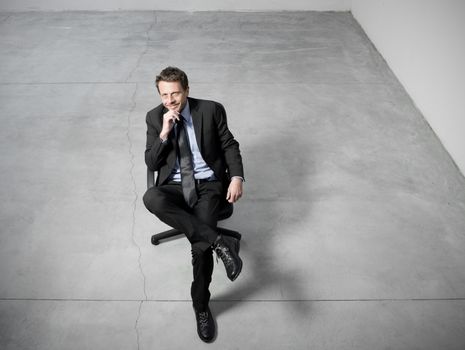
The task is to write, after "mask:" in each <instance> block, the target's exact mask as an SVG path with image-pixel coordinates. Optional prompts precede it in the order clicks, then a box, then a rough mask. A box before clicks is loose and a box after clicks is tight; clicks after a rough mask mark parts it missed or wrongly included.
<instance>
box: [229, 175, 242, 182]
mask: <svg viewBox="0 0 465 350" xmlns="http://www.w3.org/2000/svg"><path fill="white" fill-rule="evenodd" d="M232 179H241V181H242V182H244V181H245V180H244V178H243V177H242V176H233V177H231V180H232Z"/></svg>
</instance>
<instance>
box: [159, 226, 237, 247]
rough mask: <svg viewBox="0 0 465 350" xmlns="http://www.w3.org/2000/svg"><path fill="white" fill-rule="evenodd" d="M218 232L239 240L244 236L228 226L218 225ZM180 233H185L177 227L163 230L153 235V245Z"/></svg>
mask: <svg viewBox="0 0 465 350" xmlns="http://www.w3.org/2000/svg"><path fill="white" fill-rule="evenodd" d="M218 232H219V234H220V235H225V236H230V237H234V238H236V239H238V240H240V239H241V237H242V235H241V234H240V233H239V232H237V231H233V230H228V229H227V228H222V227H218ZM178 235H184V233H183V232H182V231H179V230H176V229H171V230H167V231H163V232H160V233H157V234H155V235H153V236H152V238H151V242H152V244H153V245H159V244H160V241H161V240H164V239H168V238H172V237H175V236H178Z"/></svg>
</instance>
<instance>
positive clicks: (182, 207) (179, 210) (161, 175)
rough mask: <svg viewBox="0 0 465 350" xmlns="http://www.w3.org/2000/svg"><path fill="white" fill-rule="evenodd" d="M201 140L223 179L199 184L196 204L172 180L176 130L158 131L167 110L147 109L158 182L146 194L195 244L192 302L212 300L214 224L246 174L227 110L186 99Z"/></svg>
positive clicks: (149, 156) (149, 154)
mask: <svg viewBox="0 0 465 350" xmlns="http://www.w3.org/2000/svg"><path fill="white" fill-rule="evenodd" d="M188 101H189V107H190V112H191V115H192V122H193V126H194V132H195V135H196V141H197V145H198V147H199V150H200V153H201V155H202V158H203V159H204V160H205V162H206V163H207V165H208V166H209V167H210V169H211V170H213V172H214V175H215V177H216V178H217V179H218V180H219V181H214V182H206V183H202V184H199V185H198V186H197V192H198V194H199V200H198V202H197V204H196V205H195V206H194V208H189V207H188V206H187V205H186V203H185V202H184V197H183V195H182V189H181V185H180V184H173V183H172V182H170V175H171V174H172V171H173V168H174V167H175V163H176V158H177V151H176V150H177V145H176V137H175V132H174V129H173V130H172V131H171V133H170V134H169V137H168V140H166V141H165V142H162V141H161V139H160V137H159V135H160V132H161V131H162V127H163V115H164V114H165V113H166V111H167V109H166V108H165V107H164V106H163V105H159V106H158V107H156V108H154V109H153V110H151V111H150V112H148V113H147V118H146V122H147V144H146V150H145V162H146V164H147V166H148V167H149V169H151V170H153V171H157V172H158V175H157V180H156V183H155V186H154V187H152V188H150V189H149V190H148V191H147V192H146V193H145V195H144V203H145V205H146V207H147V209H148V210H149V211H150V212H152V213H153V214H155V215H156V216H157V217H158V218H159V219H160V220H161V221H163V222H165V223H166V224H168V225H170V226H172V227H174V228H176V229H179V230H181V231H182V232H184V233H185V234H186V236H187V238H188V239H189V241H190V242H191V244H192V254H193V265H194V282H193V284H192V290H191V292H192V298H193V301H194V307H195V308H196V309H197V310H198V309H203V308H205V307H206V306H207V305H208V300H209V297H210V293H209V291H208V286H209V284H210V281H211V274H212V271H213V259H212V250H211V245H212V243H213V242H214V241H215V240H216V238H217V237H218V233H217V229H216V225H217V214H218V207H219V204H220V201H221V200H224V198H225V196H226V190H227V188H228V186H229V181H230V178H231V177H232V176H240V177H242V178H243V177H244V172H243V166H242V158H241V154H240V150H239V143H238V142H237V141H236V140H235V139H234V137H233V135H232V134H231V132H230V131H229V129H228V125H227V120H226V112H225V110H224V108H223V106H222V105H221V104H219V103H217V102H213V101H206V100H198V99H194V98H188Z"/></svg>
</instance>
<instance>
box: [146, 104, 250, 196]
mask: <svg viewBox="0 0 465 350" xmlns="http://www.w3.org/2000/svg"><path fill="white" fill-rule="evenodd" d="M188 100H189V107H190V111H191V114H192V120H193V125H194V131H195V136H196V139H197V144H198V146H199V149H200V153H201V154H202V157H203V159H204V160H205V162H206V163H207V164H208V166H209V167H210V168H211V169H212V170H213V172H214V173H215V176H216V177H217V178H218V179H220V180H221V181H222V183H223V186H224V187H225V189H226V188H227V184H228V183H229V179H230V177H232V176H241V177H244V170H243V166H242V157H241V154H240V150H239V143H238V142H237V141H236V140H235V139H234V136H233V135H232V134H231V132H230V131H229V129H228V124H227V120H226V111H225V110H224V107H223V106H222V105H221V104H219V103H217V102H213V101H206V100H199V99H194V98H190V97H189V98H188ZM166 111H167V109H166V108H165V107H164V106H163V105H162V104H160V105H159V106H158V107H156V108H154V109H152V110H151V111H149V112H148V113H147V117H146V122H147V144H146V150H145V163H146V164H147V166H148V168H149V169H150V170H153V171H157V172H158V176H157V181H156V183H155V184H156V185H157V186H158V185H161V184H164V183H165V182H166V181H167V180H168V178H169V176H170V174H171V171H172V170H173V168H174V165H175V161H176V139H175V133H174V128H173V130H172V131H171V133H170V135H169V137H168V140H167V141H166V142H165V143H162V142H161V139H160V136H159V135H160V132H161V130H162V127H163V114H164V113H166Z"/></svg>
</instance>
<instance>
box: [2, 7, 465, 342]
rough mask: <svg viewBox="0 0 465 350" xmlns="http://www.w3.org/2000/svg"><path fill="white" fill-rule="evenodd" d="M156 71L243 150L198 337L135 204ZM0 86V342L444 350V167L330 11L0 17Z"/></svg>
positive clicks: (412, 111) (457, 337)
mask: <svg viewBox="0 0 465 350" xmlns="http://www.w3.org/2000/svg"><path fill="white" fill-rule="evenodd" d="M412 64H414V62H412ZM167 65H177V66H179V67H181V68H183V69H184V70H185V71H186V72H187V73H188V74H189V76H190V80H191V95H192V96H195V97H201V98H209V99H214V100H218V101H221V102H222V103H223V104H224V105H225V107H226V109H227V111H228V114H229V124H230V128H231V130H232V131H233V133H234V134H235V136H236V138H237V139H238V140H239V142H240V143H241V148H242V152H243V156H244V160H245V169H246V178H247V182H246V185H245V197H244V198H243V199H242V200H241V201H240V202H239V203H238V204H237V205H236V206H235V214H234V216H233V217H232V218H231V219H229V220H228V221H225V222H224V226H225V227H230V228H234V229H237V230H238V231H241V232H242V233H243V243H242V250H241V251H242V257H243V259H244V263H245V266H244V270H243V273H242V275H241V276H240V277H239V279H238V280H237V281H235V282H234V283H231V282H229V280H227V278H226V276H225V273H224V268H223V266H222V265H221V264H219V265H217V268H216V269H215V272H214V282H213V284H212V292H213V302H212V310H213V311H214V313H215V314H216V316H217V322H218V337H217V339H216V341H215V343H213V344H212V345H205V344H203V343H202V342H201V341H200V340H199V339H198V337H197V334H196V330H195V320H194V314H193V311H192V308H191V302H190V298H189V286H190V281H191V267H190V252H189V245H188V242H187V240H186V239H184V238H181V239H176V240H172V241H169V242H166V243H164V244H162V245H160V246H158V247H155V246H152V245H151V244H150V236H151V234H152V233H155V232H157V231H160V230H162V229H164V228H166V226H164V225H163V224H161V223H160V222H158V221H157V220H156V219H155V218H154V217H153V216H151V214H149V213H148V212H147V211H146V209H145V207H144V206H143V204H142V200H141V198H142V195H143V193H144V191H145V186H146V185H145V181H146V179H145V165H144V161H143V151H144V146H145V113H146V111H148V110H149V109H151V108H152V107H153V106H155V105H157V104H158V103H159V99H158V96H157V94H156V91H155V89H154V85H153V79H154V77H155V75H156V74H157V73H158V72H159V71H160V70H161V69H162V68H164V67H165V66H167ZM0 82H1V84H0V121H1V128H0V182H1V185H0V198H1V201H0V209H1V211H0V212H1V214H0V220H1V235H0V348H1V349H2V350H11V349H44V350H54V349H79V350H83V349H93V350H94V349H112V350H116V349H122V350H128V349H204V348H206V347H207V346H208V347H209V348H212V349H358V350H363V349H367V350H368V349H370V350H371V349H406V350H407V349H408V350H411V349H462V350H463V349H464V348H465V258H464V252H465V180H464V177H463V176H462V175H461V174H460V173H459V171H458V170H457V168H456V167H455V165H454V164H453V162H452V161H451V159H450V157H449V155H448V154H447V153H446V151H445V150H444V148H443V147H442V145H441V144H440V142H439V141H438V139H437V138H436V136H435V135H434V133H433V132H432V130H431V129H430V128H429V126H428V125H427V123H426V122H425V120H424V119H423V117H422V115H421V114H420V113H419V112H418V110H417V109H416V108H415V106H414V104H413V103H412V101H411V100H410V99H409V97H408V95H407V94H406V92H405V91H404V90H403V88H402V86H401V85H400V84H399V82H398V81H397V80H396V78H395V77H394V76H393V74H392V72H391V71H390V70H389V68H388V67H387V65H386V63H385V62H384V61H383V59H382V57H380V55H379V54H378V52H377V51H376V49H375V48H374V47H373V46H372V44H371V43H370V41H369V40H368V39H367V37H366V36H365V35H364V33H363V31H362V30H361V29H360V27H359V26H358V25H357V23H356V22H355V20H354V19H353V17H352V16H351V14H349V13H312V12H307V13H305V12H304V13H292V12H284V13H225V12H220V13H187V12H186V13H172V12H130V13H126V12H116V13H100V12H98V13H97V12H77V13H66V12H64V13H62V12H58V13H14V14H9V13H3V14H0Z"/></svg>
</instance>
